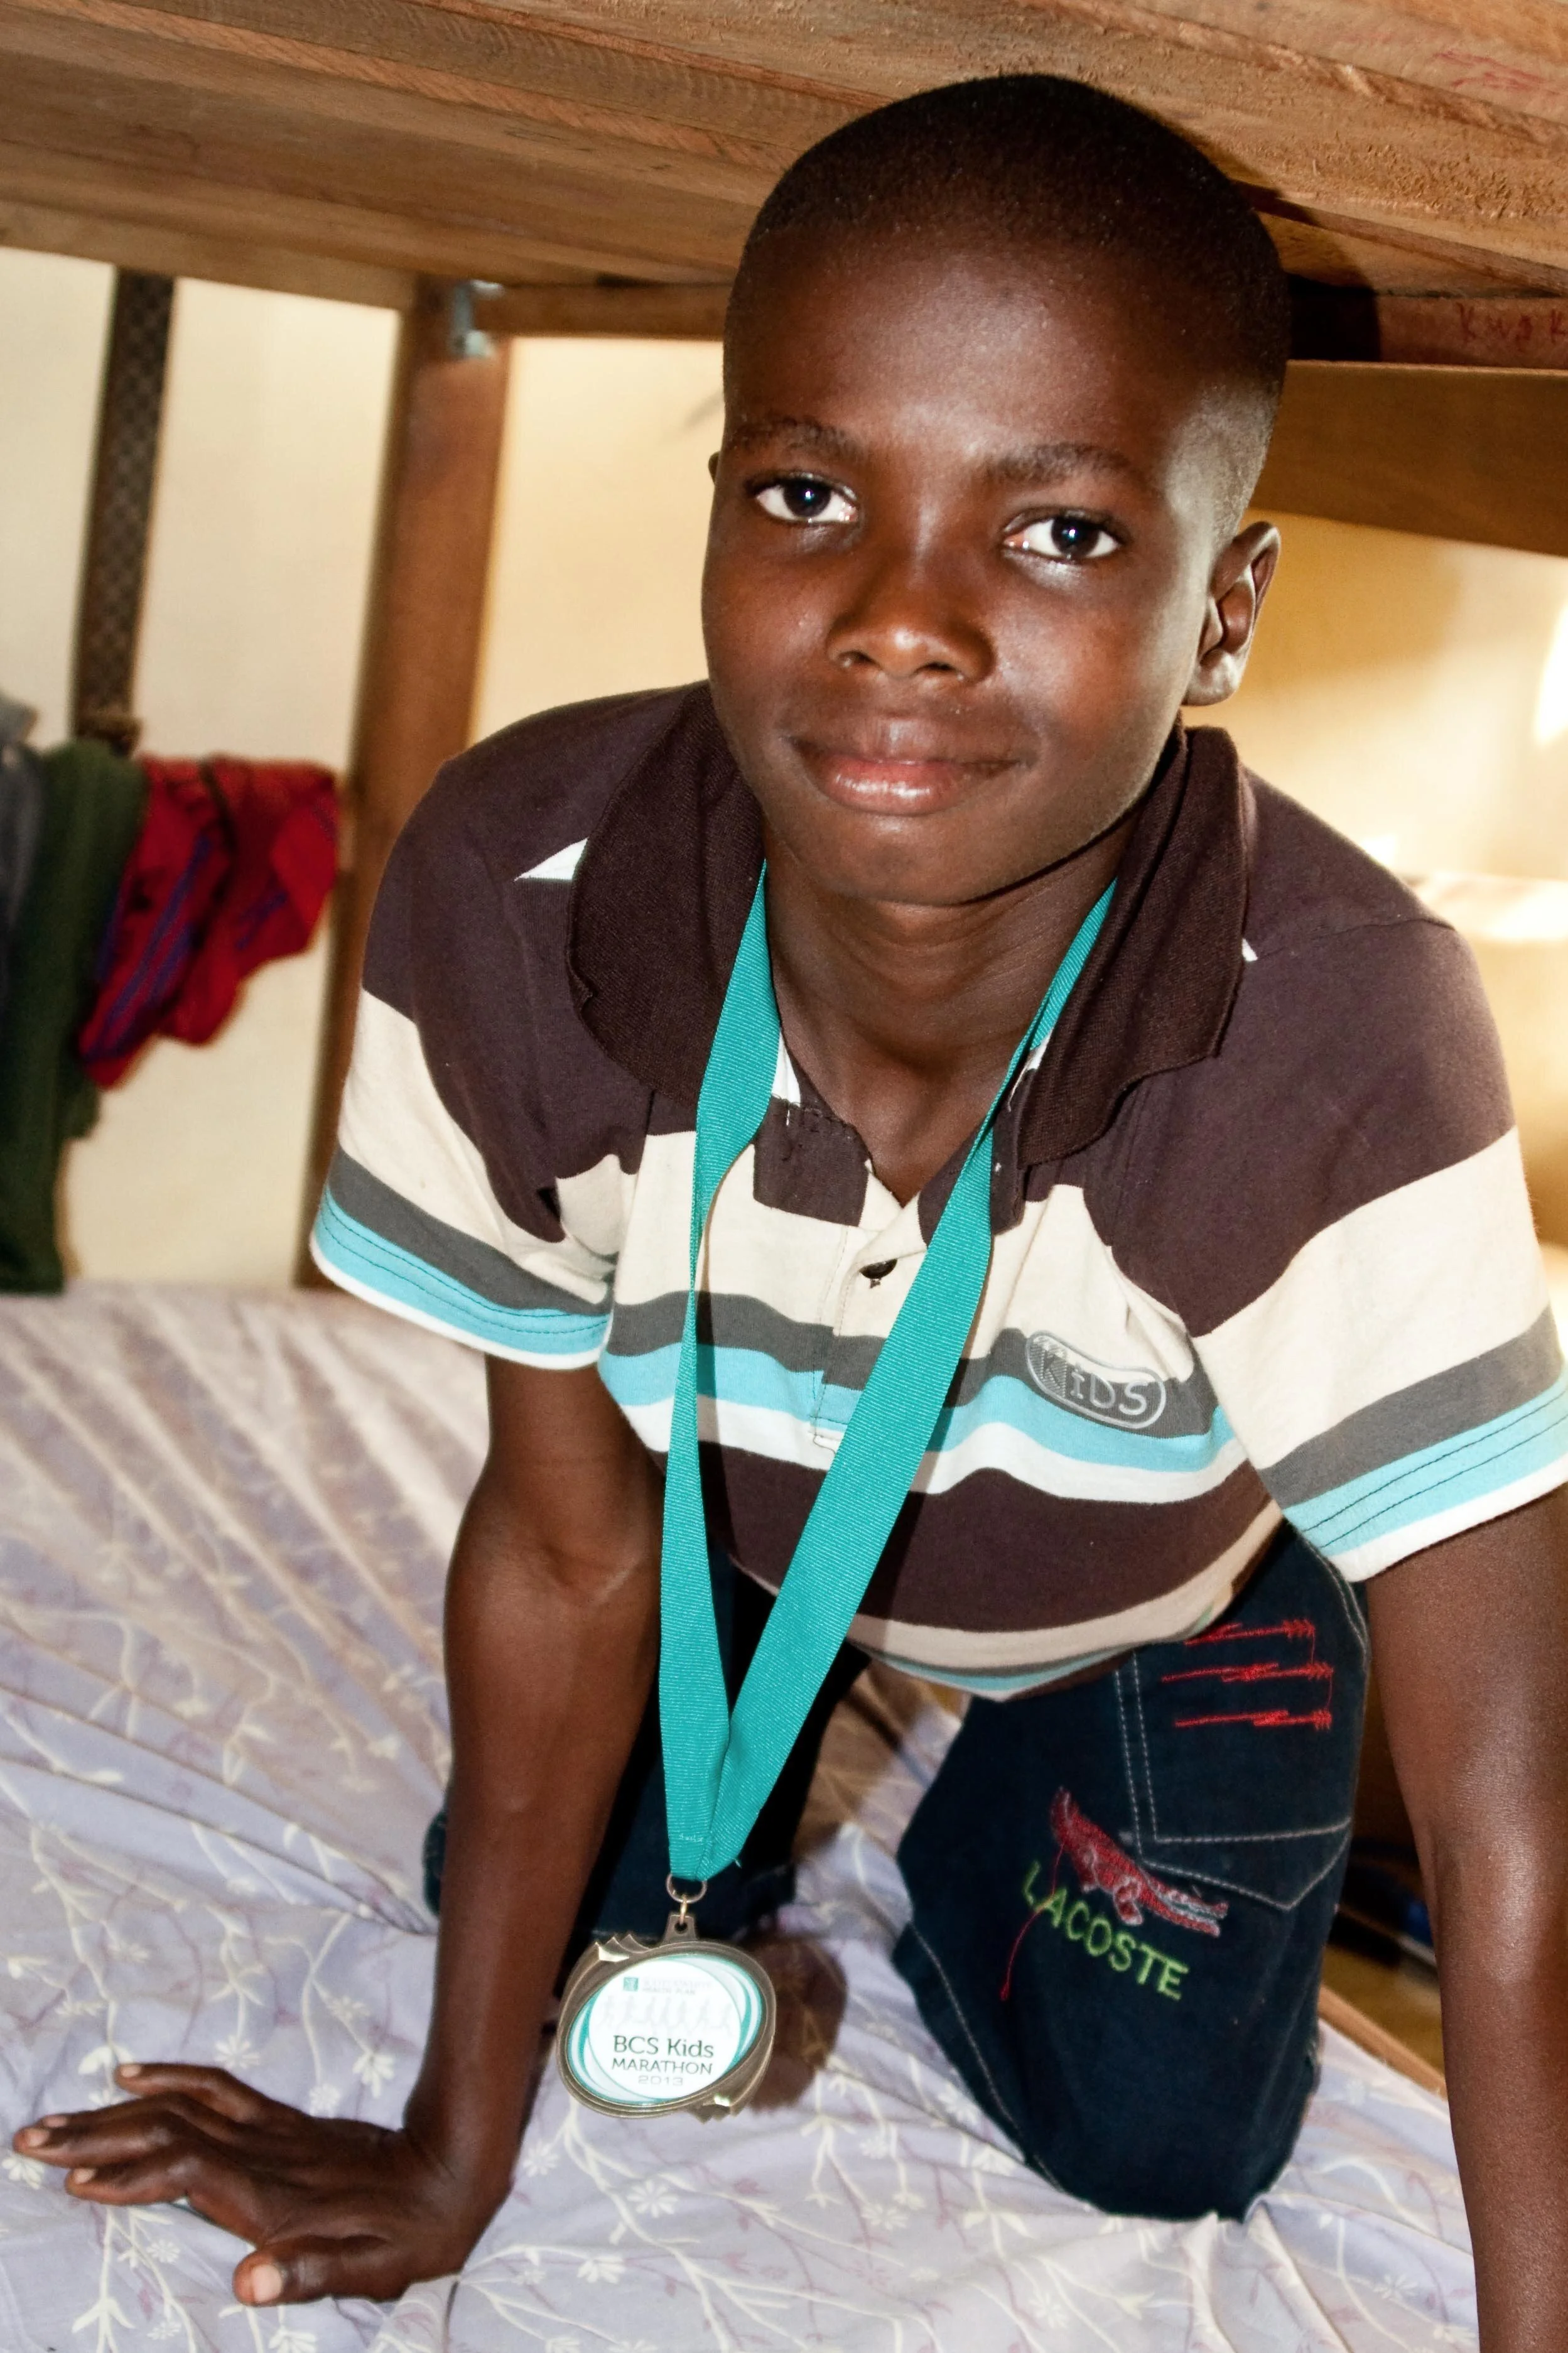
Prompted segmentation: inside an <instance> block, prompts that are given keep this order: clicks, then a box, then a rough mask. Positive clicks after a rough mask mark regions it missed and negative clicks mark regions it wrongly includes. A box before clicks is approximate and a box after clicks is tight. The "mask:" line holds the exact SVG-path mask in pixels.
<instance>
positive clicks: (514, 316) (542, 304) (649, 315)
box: [474, 281, 730, 343]
mask: <svg viewBox="0 0 1568 2353" xmlns="http://www.w3.org/2000/svg"><path fill="white" fill-rule="evenodd" d="M729 294H730V289H729V286H728V284H727V283H725V282H723V281H721V282H720V283H719V284H717V285H713V286H509V287H507V288H506V289H505V290H504V292H502V293H500V294H495V295H487V296H481V297H480V298H479V300H478V301H476V303H475V305H474V319H475V323H476V324H477V325H479V326H481V327H485V328H488V329H489V332H490V333H492V334H497V335H640V336H654V337H660V338H665V339H668V340H669V341H671V342H686V343H713V342H717V340H718V339H719V337H720V336H721V335H722V333H723V332H724V305H725V303H726V302H727V301H728V300H729Z"/></svg>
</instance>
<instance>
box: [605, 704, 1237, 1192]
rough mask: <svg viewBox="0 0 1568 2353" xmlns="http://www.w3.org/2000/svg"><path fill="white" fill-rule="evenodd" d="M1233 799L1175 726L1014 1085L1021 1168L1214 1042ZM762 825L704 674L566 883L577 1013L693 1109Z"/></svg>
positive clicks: (1229, 750)
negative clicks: (1100, 924)
mask: <svg viewBox="0 0 1568 2353" xmlns="http://www.w3.org/2000/svg"><path fill="white" fill-rule="evenodd" d="M1246 808H1247V793H1246V787H1245V784H1244V780H1243V777H1242V773H1241V766H1240V763H1239V761H1238V760H1237V754H1236V748H1235V746H1234V744H1232V743H1231V741H1230V739H1229V737H1228V736H1227V735H1226V734H1224V733H1222V732H1221V731H1220V730H1219V729H1218V728H1209V727H1205V728H1199V729H1196V730H1194V732H1193V733H1187V732H1186V731H1184V729H1183V728H1182V727H1181V726H1180V725H1178V726H1177V728H1176V729H1175V731H1174V732H1173V735H1172V738H1171V742H1170V744H1169V745H1168V747H1167V749H1166V752H1165V754H1164V757H1163V760H1162V762H1161V765H1160V768H1159V770H1158V773H1157V774H1156V776H1155V779H1154V782H1153V784H1152V786H1150V788H1149V790H1148V792H1147V793H1146V794H1145V796H1144V798H1143V801H1142V806H1141V807H1140V808H1139V811H1138V815H1137V818H1136V820H1135V822H1134V825H1133V828H1132V832H1131V838H1130V839H1129V841H1128V844H1127V849H1126V852H1125V854H1124V856H1123V858H1122V861H1121V869H1120V871H1119V873H1118V876H1117V886H1116V895H1115V897H1114V898H1113V899H1112V901H1111V903H1110V914H1109V915H1108V916H1107V918H1106V922H1105V926H1104V928H1103V930H1102V931H1101V933H1100V938H1099V940H1098V941H1097V942H1096V944H1095V947H1094V950H1093V953H1092V954H1091V955H1090V956H1089V962H1088V964H1087V965H1085V967H1084V972H1083V976H1082V978H1081V979H1080V981H1079V985H1078V987H1076V988H1075V989H1074V991H1073V993H1072V996H1071V997H1070V998H1069V999H1068V1007H1067V1010H1066V1011H1065V1013H1064V1014H1063V1015H1062V1018H1061V1019H1060V1020H1059V1021H1058V1024H1057V1027H1056V1029H1055V1031H1054V1032H1053V1033H1052V1037H1051V1040H1050V1044H1049V1046H1048V1047H1047V1050H1046V1054H1045V1058H1044V1060H1043V1061H1042V1062H1041V1064H1040V1067H1039V1068H1038V1070H1037V1071H1035V1072H1033V1073H1032V1074H1031V1076H1030V1078H1029V1079H1028V1081H1027V1082H1026V1092H1025V1094H1024V1096H1023V1099H1022V1101H1021V1103H1020V1105H1019V1113H1018V1160H1019V1163H1020V1164H1021V1165H1022V1166H1031V1165H1034V1164H1037V1163H1040V1162H1045V1161H1056V1160H1063V1159H1066V1158H1067V1157H1068V1155H1069V1154H1070V1153H1073V1152H1077V1151H1081V1150H1082V1149H1083V1148H1084V1146H1085V1145H1089V1144H1091V1143H1092V1142H1093V1141H1094V1139H1095V1137H1096V1136H1097V1135H1099V1134H1100V1133H1101V1132H1102V1131H1103V1130H1104V1128H1105V1127H1106V1126H1107V1125H1108V1124H1110V1119H1111V1117H1112V1116H1113V1114H1114V1113H1115V1110H1116V1106H1117V1104H1118V1103H1119V1102H1120V1101H1121V1097H1122V1095H1123V1094H1125V1093H1126V1092H1127V1090H1128V1089H1129V1088H1130V1087H1132V1086H1135V1085H1136V1084H1137V1083H1138V1082H1139V1080H1141V1079H1144V1078H1149V1077H1152V1075H1153V1074H1154V1072H1155V1071H1166V1070H1174V1069H1178V1068H1180V1067H1181V1066H1182V1065H1183V1064H1184V1063H1187V1062H1194V1061H1201V1060H1204V1059H1205V1057H1206V1056H1208V1055H1210V1054H1212V1053H1213V1052H1214V1051H1215V1048H1216V1047H1217V1046H1218V1044H1219V1041H1220V1039H1221V1037H1222V1036H1223V1034H1224V1031H1225V1026H1226V1020H1227V1019H1228V1018H1229V1014H1230V1008H1231V1002H1232V999H1233V998H1234V997H1235V994H1236V989H1237V982H1238V980H1239V978H1240V975H1241V965H1242V956H1241V942H1242V926H1243V922H1244V919H1245V916H1246V912H1247V834H1246ZM762 862H763V838H762V821H761V817H760V814H759V812H758V808H757V805H756V802H755V801H754V800H753V799H752V795H751V792H750V791H749V789H748V788H747V786H746V784H745V782H744V780H743V779H742V776H741V772H740V770H739V769H738V767H737V766H736V765H735V762H734V758H733V755H732V754H731V751H730V748H729V745H728V744H727V743H726V742H725V740H724V736H723V733H722V731H721V728H720V725H719V722H718V719H717V716H716V715H715V712H714V710H713V705H712V702H711V700H710V696H709V692H708V690H707V688H706V687H705V686H702V687H694V688H692V689H691V691H690V692H689V693H688V694H686V695H684V696H683V697H682V698H681V701H680V703H679V706H678V708H677V710H676V712H675V715H674V716H673V718H672V719H671V721H670V723H669V725H668V728H667V729H666V731H665V732H664V733H663V734H662V735H660V736H659V737H658V739H657V741H656V742H655V743H654V744H652V745H651V746H650V748H649V749H648V751H647V753H645V754H644V755H643V756H642V758H641V759H640V760H639V761H638V762H637V765H636V766H635V767H634V768H633V769H632V770H631V772H630V774H629V775H628V776H627V777H626V782H625V783H624V784H623V785H622V786H621V788H620V790H619V791H618V792H617V793H616V797H615V798H614V799H613V800H612V801H611V803H610V805H609V807H607V808H606V809H605V814H604V816H603V817H602V818H600V820H599V823H598V824H597V826H595V828H594V831H593V832H592V834H591V835H590V836H589V839H588V845H587V848H586V849H584V853H583V856H582V859H581V860H580V862H579V864H578V868H577V872H576V877H575V880H574V883H573V889H572V906H571V936H570V944H569V946H568V951H567V954H568V963H569V967H570V973H571V981H572V988H573V994H574V997H575V999H576V1003H577V1008H578V1011H579V1012H580V1014H581V1016H582V1018H583V1020H584V1023H585V1024H586V1026H587V1028H588V1029H589V1030H590V1031H591V1032H592V1034H593V1036H594V1037H595V1039H597V1040H598V1042H599V1044H600V1045H601V1046H602V1047H603V1048H604V1049H605V1052H606V1053H608V1054H609V1055H610V1056H611V1057H612V1058H613V1060H616V1062H618V1063H619V1064H620V1065H621V1067H622V1069H623V1070H626V1071H629V1072H630V1073H631V1074H632V1076H633V1077H634V1078H637V1079H638V1080H640V1081H641V1082H643V1084H644V1085H646V1086H647V1087H650V1088H652V1089H654V1090H655V1091H656V1092H658V1093H661V1094H664V1095H666V1096H668V1097H670V1098H671V1099H672V1100H673V1101H675V1102H676V1103H682V1104H687V1105H690V1104H694V1103H696V1101H697V1097H698V1093H699V1091H700V1087H701V1084H702V1073H703V1071H704V1070H705V1069H706V1067H707V1062H708V1052H709V1048H710V1046H711V1044H712V1041H713V1033H714V1030H715V1029H717V1027H718V1022H719V1009H720V1007H721V1004H722V1002H723V996H724V988H725V985H726V983H727V982H728V979H729V976H730V970H731V965H733V963H734V960H735V955H736V951H737V949H738V948H739V946H740V941H741V933H742V928H743V927H744V924H745V921H746V915H747V913H748V911H749V909H750V907H751V903H752V896H753V894H754V892H755V891H756V887H757V876H758V874H759V873H760V872H761V871H762Z"/></svg>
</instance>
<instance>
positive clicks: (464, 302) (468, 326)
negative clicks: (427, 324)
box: [447, 278, 503, 360]
mask: <svg viewBox="0 0 1568 2353" xmlns="http://www.w3.org/2000/svg"><path fill="white" fill-rule="evenodd" d="M502 290H503V289H502V288H501V287H500V285H499V284H498V282H497V281H496V280H495V279H493V278H459V279H458V281H457V283H456V284H455V285H454V286H453V288H452V291H451V294H450V296H449V297H448V299H447V350H448V351H449V352H450V353H451V355H452V357H453V358H454V359H455V360H488V359H489V355H490V353H492V352H493V351H494V349H495V343H494V341H493V340H492V338H491V337H490V336H489V335H487V334H486V332H485V331H484V329H483V328H482V327H476V326H475V324H474V303H475V301H476V300H477V299H478V298H479V297H480V296H483V295H487V294H500V292H502Z"/></svg>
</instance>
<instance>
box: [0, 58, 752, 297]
mask: <svg viewBox="0 0 1568 2353" xmlns="http://www.w3.org/2000/svg"><path fill="white" fill-rule="evenodd" d="M10 120H11V118H10V116H9V110H8V108H7V105H6V97H5V93H4V92H0V199H3V200H7V201H9V202H11V203H13V204H24V205H37V206H44V207H46V208H48V209H52V210H58V211H69V212H77V213H80V214H83V215H87V216H96V217H98V218H100V219H104V220H112V221H127V222H131V223H135V224H140V225H141V226H142V227H155V228H165V229H174V230H178V231H179V232H180V233H182V234H191V235H197V236H205V237H233V238H236V239H237V240H238V241H239V242H241V243H242V244H247V245H251V246H257V247H264V246H271V247H279V246H281V247H285V248H289V249H290V250H294V251H299V252H303V253H310V254H317V255H320V256H321V257H323V258H326V259H337V260H348V261H353V262H355V263H363V262H369V263H371V264H373V265H374V266H376V267H379V268H384V269H386V268H390V269H415V270H416V271H418V272H419V273H420V274H423V275H429V276H440V277H449V278H492V279H499V280H501V281H502V282H503V283H504V282H508V281H511V280H523V281H525V282H526V281H528V280H537V279H541V278H548V277H550V276H551V275H552V274H553V273H555V272H557V271H559V272H561V273H563V275H568V276H576V277H584V276H586V277H590V278H591V277H593V276H595V275H596V274H597V273H599V272H601V271H603V272H613V273H614V274H615V275H616V276H617V277H623V278H637V279H660V278H668V277H672V276H673V277H677V278H681V279H686V280H689V279H690V278H691V277H693V276H700V275H701V274H702V272H703V269H704V268H707V269H711V268H712V267H713V266H714V264H713V262H712V260H711V259H706V260H705V262H704V263H703V264H702V265H700V266H698V267H694V266H693V265H691V264H690V263H688V264H687V265H686V266H685V267H684V268H681V267H679V266H678V265H671V264H669V263H667V262H665V261H664V260H663V259H661V258H660V257H659V256H658V255H654V256H652V257H650V255H649V254H648V252H647V249H646V247H641V248H633V247H632V246H630V245H629V244H628V245H625V246H623V245H621V244H620V243H618V242H616V240H615V239H614V238H611V237H603V238H595V237H594V236H593V235H592V228H593V224H592V223H591V222H588V223H584V219H583V216H582V210H581V209H580V208H577V207H574V206H573V205H572V203H571V202H570V200H562V199H561V198H560V197H559V195H557V196H555V197H554V198H553V199H552V202H551V203H550V204H549V205H548V206H547V205H545V204H544V203H543V202H540V203H537V204H535V203H531V202H529V203H525V204H524V205H523V206H517V204H516V198H515V192H514V196H513V204H514V210H521V211H522V212H523V213H524V215H525V225H524V226H522V227H515V226H511V225H510V224H508V223H507V222H505V221H501V222H496V221H493V220H478V221H476V220H473V219H469V220H466V221H461V220H460V221H453V220H442V219H439V218H437V219H430V218H428V217H416V216H410V215H408V214H406V213H405V214H399V213H397V212H395V211H392V210H377V209H376V208H374V206H370V205H363V204H357V203H353V202H351V201H349V200H348V199H347V198H346V196H344V195H341V194H338V195H321V194H319V193H316V194H306V195H298V194H294V193H291V192H286V191H283V190H279V188H277V187H276V186H268V187H263V188H258V187H254V186H246V185H237V184H235V183H234V182H232V181H230V182H226V181H225V180H223V179H222V178H221V177H216V176H214V175H213V174H211V173H210V172H207V171H205V170H204V165H205V163H206V162H207V160H208V159H207V158H206V157H205V155H202V154H197V155H196V156H195V157H194V158H193V159H192V162H191V164H190V165H189V166H188V167H187V168H185V169H183V170H182V169H175V168H174V165H173V164H170V163H169V162H168V161H167V160H166V159H165V160H164V161H163V162H162V163H160V162H159V161H158V159H157V156H156V154H155V153H153V152H151V150H153V149H155V147H156V144H157V142H149V151H148V152H138V153H136V155H135V157H134V159H133V160H131V161H121V160H120V159H118V158H115V159H110V160H105V159H103V158H102V157H101V156H97V155H93V154H91V153H73V152H68V151H65V150H63V149H61V150H56V151H53V152H51V151H50V150H49V149H48V148H47V147H45V146H41V145H38V144H36V143H33V142H26V143H22V142H17V141H16V140H13V139H11V138H9V137H7V135H6V129H7V125H8V122H9V121H10ZM26 127H31V126H26ZM77 135H78V136H80V135H82V134H80V133H78V134H77ZM174 145H175V148H176V150H177V151H180V152H184V151H183V150H181V149H180V142H174ZM314 176H315V177H316V178H317V181H318V185H319V181H320V177H321V174H320V173H319V172H318V173H317V174H315V175H314ZM732 242H734V243H736V244H738V243H739V237H738V236H737V237H736V238H735V239H734V240H732ZM718 266H719V267H720V268H727V267H728V259H727V258H726V259H724V260H722V261H721V262H720V263H719V265H718Z"/></svg>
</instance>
